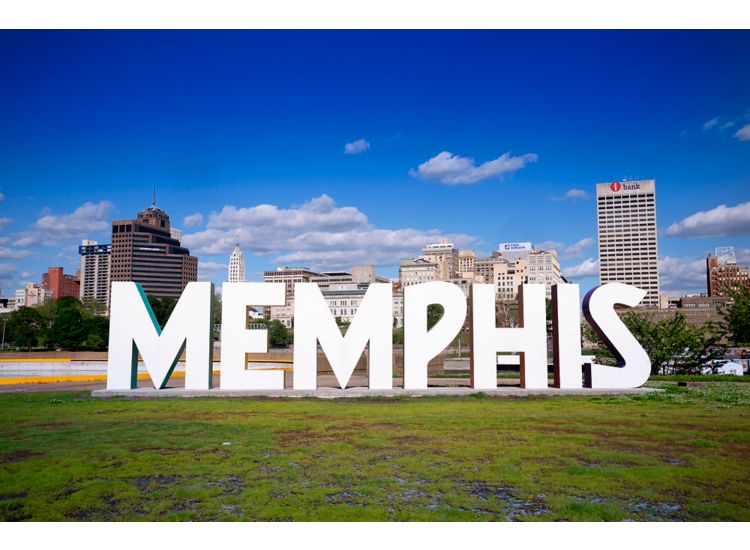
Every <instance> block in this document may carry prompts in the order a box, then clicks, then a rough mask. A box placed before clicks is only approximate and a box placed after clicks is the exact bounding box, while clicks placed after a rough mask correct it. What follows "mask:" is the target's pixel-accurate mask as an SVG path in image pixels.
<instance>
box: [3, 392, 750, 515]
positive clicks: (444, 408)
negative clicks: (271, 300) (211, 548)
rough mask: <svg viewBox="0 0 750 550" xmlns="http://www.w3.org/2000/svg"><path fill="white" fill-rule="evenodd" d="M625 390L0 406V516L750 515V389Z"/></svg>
mask: <svg viewBox="0 0 750 550" xmlns="http://www.w3.org/2000/svg"><path fill="white" fill-rule="evenodd" d="M665 387H666V389H667V391H666V393H664V394H658V395H644V396H617V397H565V398H548V397H539V398H531V397H529V398H510V399H509V398H490V397H482V396H481V394H480V395H477V396H474V397H469V398H457V397H450V398H449V397H444V398H441V397H429V398H428V397H422V398H401V399H388V400H386V399H382V400H350V401H341V400H314V399H304V400H294V399H289V400H262V399H154V400H125V399H111V400H94V399H91V398H90V397H89V396H88V394H81V393H55V394H52V393H34V394H4V395H0V411H2V418H1V419H0V520H5V521H7V520H114V519H128V520H139V519H143V520H347V519H352V520H556V519H563V520H624V519H632V520H736V521H748V520H750V501H749V500H748V495H750V468H749V467H748V460H750V417H749V416H748V413H750V385H747V384H736V383H722V382H718V383H715V384H711V385H709V386H707V387H701V388H685V387H677V386H676V385H674V384H670V385H665Z"/></svg>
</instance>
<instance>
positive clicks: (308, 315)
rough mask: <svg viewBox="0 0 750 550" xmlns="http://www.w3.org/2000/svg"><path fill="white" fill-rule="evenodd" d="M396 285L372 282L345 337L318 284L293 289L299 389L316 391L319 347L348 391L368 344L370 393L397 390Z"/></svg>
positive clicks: (298, 285) (295, 349) (295, 380)
mask: <svg viewBox="0 0 750 550" xmlns="http://www.w3.org/2000/svg"><path fill="white" fill-rule="evenodd" d="M391 294H392V290H391V285H390V284H383V283H372V284H370V286H369V287H368V288H367V292H366V293H365V297H364V298H363V299H362V302H361V303H360V305H359V308H358V310H357V313H356V315H355V316H354V320H353V321H352V323H351V325H349V329H348V330H347V331H346V336H342V335H341V331H340V330H339V327H338V326H337V325H336V321H335V319H334V317H333V315H331V312H330V310H329V309H328V305H327V304H326V302H325V299H324V298H323V295H322V294H321V292H320V289H319V288H318V285H317V284H315V283H297V284H295V285H294V389H295V390H314V389H315V388H316V387H317V375H318V342H320V346H321V347H322V348H323V352H324V353H325V354H326V357H327V358H328V362H329V363H330V364H331V369H333V373H334V374H335V375H336V380H338V382H339V385H340V386H341V387H342V388H345V387H346V385H347V383H348V382H349V379H350V378H351V376H352V373H353V372H354V368H355V367H356V366H357V361H358V360H359V358H360V356H361V355H362V352H363V351H364V349H365V345H367V342H368V340H369V342H370V351H369V364H368V371H369V378H370V382H369V385H370V388H373V389H379V390H382V389H390V388H392V387H393V356H392V355H393V332H392V328H391V327H392V325H393V321H392V319H393V305H392V304H391Z"/></svg>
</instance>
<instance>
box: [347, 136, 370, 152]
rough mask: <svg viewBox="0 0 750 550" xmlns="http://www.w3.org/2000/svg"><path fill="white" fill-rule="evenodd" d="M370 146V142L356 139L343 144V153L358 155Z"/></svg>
mask: <svg viewBox="0 0 750 550" xmlns="http://www.w3.org/2000/svg"><path fill="white" fill-rule="evenodd" d="M369 148H370V143H369V142H368V141H366V140H364V139H358V140H356V141H352V142H351V143H346V144H345V145H344V154H345V155H359V154H360V153H364V152H365V151H367V150H368V149H369Z"/></svg>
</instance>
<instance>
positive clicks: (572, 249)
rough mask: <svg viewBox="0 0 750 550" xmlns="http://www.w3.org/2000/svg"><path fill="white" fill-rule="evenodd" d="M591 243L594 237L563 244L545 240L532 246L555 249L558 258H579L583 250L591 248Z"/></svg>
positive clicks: (539, 248)
mask: <svg viewBox="0 0 750 550" xmlns="http://www.w3.org/2000/svg"><path fill="white" fill-rule="evenodd" d="M593 244H594V237H586V238H583V239H581V240H580V241H578V242H576V243H574V244H571V245H565V244H563V243H560V242H557V241H545V242H543V243H538V244H535V245H534V248H535V249H536V250H556V251H557V253H558V255H559V256H560V258H562V259H569V258H580V257H581V256H582V255H583V252H584V251H585V250H587V249H589V248H591V246H592V245H593Z"/></svg>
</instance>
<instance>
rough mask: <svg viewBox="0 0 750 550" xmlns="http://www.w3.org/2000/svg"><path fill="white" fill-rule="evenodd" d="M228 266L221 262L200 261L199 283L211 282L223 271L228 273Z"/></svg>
mask: <svg viewBox="0 0 750 550" xmlns="http://www.w3.org/2000/svg"><path fill="white" fill-rule="evenodd" d="M228 267H229V266H228V265H227V264H223V263H220V262H211V261H206V262H204V261H202V260H199V261H198V280H199V281H210V280H211V279H213V276H214V275H215V274H216V273H218V272H221V271H224V272H226V271H227V270H228Z"/></svg>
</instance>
